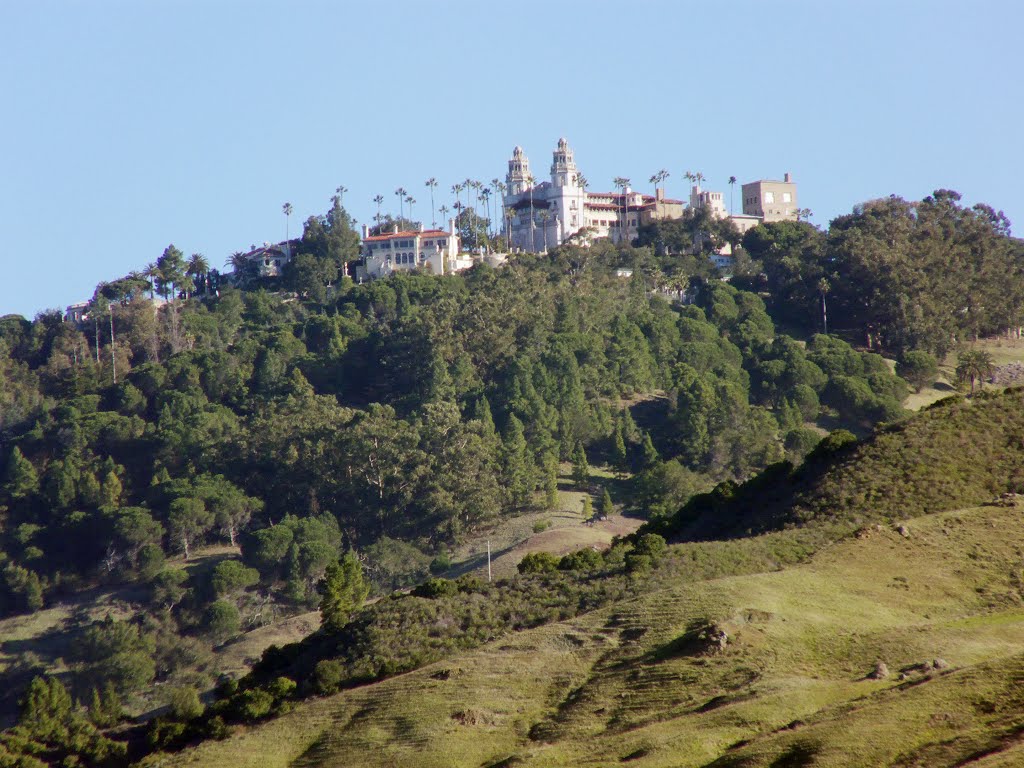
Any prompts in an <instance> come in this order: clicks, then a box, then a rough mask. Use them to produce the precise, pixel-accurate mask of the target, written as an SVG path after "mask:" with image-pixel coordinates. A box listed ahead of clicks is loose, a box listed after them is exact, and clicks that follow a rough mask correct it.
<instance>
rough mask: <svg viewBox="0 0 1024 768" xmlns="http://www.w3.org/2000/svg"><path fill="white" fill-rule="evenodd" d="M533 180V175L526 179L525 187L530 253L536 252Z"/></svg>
mask: <svg viewBox="0 0 1024 768" xmlns="http://www.w3.org/2000/svg"><path fill="white" fill-rule="evenodd" d="M534 181H535V179H534V178H533V175H532V174H531V175H529V176H527V177H526V185H527V186H528V187H529V188H530V253H536V252H537V244H536V243H535V242H534V234H533V233H534V225H533V184H534Z"/></svg>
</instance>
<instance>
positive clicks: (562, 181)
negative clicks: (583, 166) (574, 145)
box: [551, 137, 579, 187]
mask: <svg viewBox="0 0 1024 768" xmlns="http://www.w3.org/2000/svg"><path fill="white" fill-rule="evenodd" d="M578 179H579V172H578V171H577V170H576V161H575V160H573V156H572V149H570V148H569V142H568V141H566V140H565V138H564V137H563V138H561V139H559V140H558V148H557V149H555V151H554V153H553V156H552V159H551V185H552V186H554V187H575V186H577V183H578Z"/></svg>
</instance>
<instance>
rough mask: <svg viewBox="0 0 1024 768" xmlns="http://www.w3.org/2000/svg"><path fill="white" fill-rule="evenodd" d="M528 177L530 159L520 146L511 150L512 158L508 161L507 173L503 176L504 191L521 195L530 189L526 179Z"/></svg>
mask: <svg viewBox="0 0 1024 768" xmlns="http://www.w3.org/2000/svg"><path fill="white" fill-rule="evenodd" d="M529 178H530V161H529V160H528V159H527V157H526V155H524V154H523V148H522V147H516V148H515V149H513V150H512V159H511V160H509V161H508V175H507V176H506V177H505V185H506V186H507V190H506V193H507V194H509V195H521V194H523V193H524V192H526V191H528V190H529V189H530V185H529V183H528V182H527V179H529Z"/></svg>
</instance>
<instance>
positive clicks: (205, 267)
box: [185, 253, 210, 296]
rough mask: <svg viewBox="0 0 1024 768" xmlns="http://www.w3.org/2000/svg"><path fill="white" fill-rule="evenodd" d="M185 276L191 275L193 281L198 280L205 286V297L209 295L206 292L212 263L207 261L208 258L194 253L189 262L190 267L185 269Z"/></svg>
mask: <svg viewBox="0 0 1024 768" xmlns="http://www.w3.org/2000/svg"><path fill="white" fill-rule="evenodd" d="M185 274H186V275H191V276H192V278H193V280H197V281H198V283H201V284H202V286H203V295H204V296H205V295H206V293H207V290H206V276H207V275H208V274H210V262H208V261H207V260H206V257H205V256H203V254H201V253H193V254H192V256H191V257H190V258H189V260H188V265H187V266H186V267H185Z"/></svg>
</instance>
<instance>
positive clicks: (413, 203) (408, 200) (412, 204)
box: [405, 195, 416, 221]
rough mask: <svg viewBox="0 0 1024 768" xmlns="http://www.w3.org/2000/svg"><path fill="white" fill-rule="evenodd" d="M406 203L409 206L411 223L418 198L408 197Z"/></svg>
mask: <svg viewBox="0 0 1024 768" xmlns="http://www.w3.org/2000/svg"><path fill="white" fill-rule="evenodd" d="M405 202H407V203H408V204H409V221H412V207H413V206H414V205H416V198H415V197H413V196H412V195H408V196H407V197H406V198H405Z"/></svg>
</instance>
